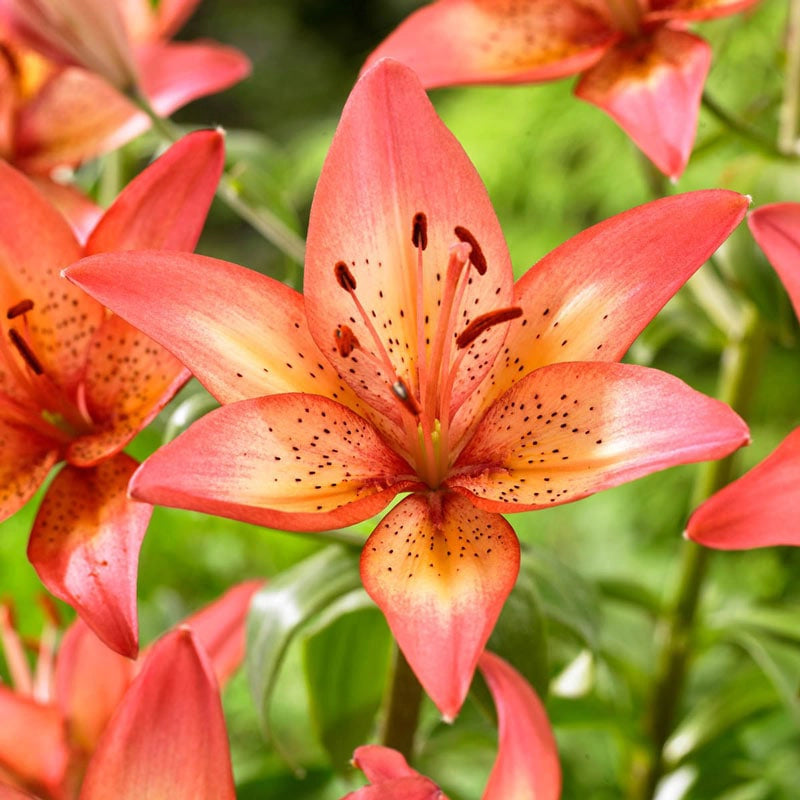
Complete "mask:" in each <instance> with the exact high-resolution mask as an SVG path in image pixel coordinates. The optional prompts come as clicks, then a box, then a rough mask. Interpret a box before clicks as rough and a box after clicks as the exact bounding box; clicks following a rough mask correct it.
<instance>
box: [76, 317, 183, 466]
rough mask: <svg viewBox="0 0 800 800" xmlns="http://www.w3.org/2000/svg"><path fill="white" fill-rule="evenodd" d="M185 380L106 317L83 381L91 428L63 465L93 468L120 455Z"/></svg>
mask: <svg viewBox="0 0 800 800" xmlns="http://www.w3.org/2000/svg"><path fill="white" fill-rule="evenodd" d="M188 378H189V371H188V370H187V369H186V368H185V367H184V366H183V364H181V362H180V361H178V359H177V358H175V356H173V355H172V353H170V352H169V351H168V350H165V349H164V348H163V347H160V346H159V345H157V344H156V343H155V342H154V341H153V340H152V339H149V338H148V337H147V336H146V335H145V334H143V333H142V332H141V331H140V330H138V329H137V328H134V327H133V326H132V325H129V324H128V323H127V322H125V320H124V319H122V318H121V317H117V316H111V317H107V318H106V320H105V322H103V324H102V325H101V326H100V327H99V328H98V329H97V330H96V331H95V332H94V336H93V337H92V346H91V349H90V351H89V357H88V362H87V364H86V373H85V375H84V380H83V388H84V391H85V401H86V408H87V410H88V411H89V415H90V417H91V418H92V422H93V425H92V429H91V431H90V432H88V433H86V434H84V435H82V436H79V437H77V438H75V439H74V440H73V441H72V442H71V443H70V445H69V447H68V448H67V455H66V458H67V461H68V462H69V463H71V464H75V465H77V466H81V467H87V466H93V465H95V464H97V463H98V462H99V461H101V460H103V459H105V458H108V457H109V456H111V455H113V454H114V453H117V452H119V451H120V450H122V448H123V447H125V445H126V444H128V442H129V441H130V440H131V439H132V438H133V437H134V436H135V435H136V434H137V433H138V432H139V431H140V430H141V429H142V428H144V427H145V425H147V424H148V423H149V422H151V421H152V420H153V418H154V417H155V416H156V414H158V412H159V411H160V410H161V409H162V408H163V407H164V406H165V405H166V404H167V403H168V402H169V401H170V399H172V397H173V396H174V394H175V392H177V391H178V389H180V388H181V386H183V384H184V383H186V381H187V379H188Z"/></svg>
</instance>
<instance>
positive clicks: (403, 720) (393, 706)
mask: <svg viewBox="0 0 800 800" xmlns="http://www.w3.org/2000/svg"><path fill="white" fill-rule="evenodd" d="M421 703H422V687H421V686H420V684H419V681H418V680H417V676H416V675H415V674H414V673H413V672H412V670H411V667H410V666H409V665H408V661H406V659H405V656H404V655H403V654H402V652H401V651H400V648H399V647H396V648H395V657H394V669H393V670H392V678H391V684H390V686H389V693H388V696H387V705H386V717H385V718H384V721H383V731H382V733H381V741H382V742H383V744H384V745H386V747H393V748H394V749H395V750H398V751H399V752H401V753H402V754H403V755H404V756H405V758H406V760H407V761H411V760H412V758H413V756H414V736H415V734H416V732H417V724H418V723H419V709H420V705H421Z"/></svg>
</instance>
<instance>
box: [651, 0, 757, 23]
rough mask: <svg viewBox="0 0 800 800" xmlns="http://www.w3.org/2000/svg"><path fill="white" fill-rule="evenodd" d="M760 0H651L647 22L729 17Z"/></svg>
mask: <svg viewBox="0 0 800 800" xmlns="http://www.w3.org/2000/svg"><path fill="white" fill-rule="evenodd" d="M758 1H759V0H650V10H649V11H647V12H646V13H645V15H644V20H645V21H646V22H655V21H662V20H667V19H677V20H698V19H713V18H714V17H727V16H728V15H729V14H737V13H739V12H740V11H745V10H746V9H748V8H750V7H751V6H754V5H755V4H756V3H757V2H758Z"/></svg>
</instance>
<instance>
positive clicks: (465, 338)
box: [456, 306, 522, 350]
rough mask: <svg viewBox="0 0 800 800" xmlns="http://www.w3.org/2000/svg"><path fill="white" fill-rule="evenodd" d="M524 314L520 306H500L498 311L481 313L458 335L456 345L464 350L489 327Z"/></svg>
mask: <svg viewBox="0 0 800 800" xmlns="http://www.w3.org/2000/svg"><path fill="white" fill-rule="evenodd" d="M521 316H522V309H521V308H520V307H519V306H512V307H511V308H499V309H497V310H496V311H489V312H488V313H487V314H481V315H480V316H479V317H475V319H474V320H472V322H470V324H469V325H467V327H466V328H464V330H463V331H461V333H460V334H459V335H458V338H457V339H456V347H458V348H459V350H463V349H464V348H465V347H469V346H470V345H471V344H472V343H473V342H474V341H475V340H476V339H477V338H478V337H479V336H480V335H481V334H482V333H483V332H484V331H487V330H489V328H492V327H494V326H495V325H499V324H500V323H501V322H508V321H509V320H512V319H516V318H517V317H521Z"/></svg>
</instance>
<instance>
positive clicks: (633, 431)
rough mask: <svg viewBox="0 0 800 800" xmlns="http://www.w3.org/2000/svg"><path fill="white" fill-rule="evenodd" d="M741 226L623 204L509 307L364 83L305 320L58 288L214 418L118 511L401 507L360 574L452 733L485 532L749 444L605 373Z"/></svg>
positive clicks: (148, 262)
mask: <svg viewBox="0 0 800 800" xmlns="http://www.w3.org/2000/svg"><path fill="white" fill-rule="evenodd" d="M746 207H747V199H746V198H744V197H742V196H740V195H737V194H734V193H732V192H725V191H711V192H699V193H696V194H690V195H684V196H678V197H672V198H668V199H665V200H663V201H660V202H656V203H653V204H650V205H648V206H643V207H641V208H638V209H635V210H633V211H630V212H628V213H626V214H623V215H621V216H619V217H616V218H614V219H612V220H609V221H607V222H604V223H601V224H600V225H598V226H596V227H595V228H593V229H591V230H589V231H586V232H584V233H583V234H581V235H580V236H577V237H576V238H574V239H572V240H571V241H569V242H567V243H566V244H565V245H563V246H562V247H560V248H559V249H558V250H556V251H555V252H553V253H551V254H550V255H549V256H547V257H546V258H545V259H543V260H542V261H541V262H540V263H539V264H537V265H536V266H534V267H533V268H532V269H531V270H530V271H529V272H528V273H527V274H526V275H525V276H524V277H523V278H522V279H521V280H520V281H519V282H518V283H517V285H516V286H514V284H513V275H512V270H511V263H510V260H509V255H508V251H507V248H506V245H505V242H504V240H503V235H502V232H501V230H500V226H499V224H498V222H497V218H496V217H495V215H494V211H493V209H492V207H491V203H490V201H489V198H488V196H487V194H486V190H485V188H484V187H483V184H482V183H481V181H480V178H479V177H478V175H477V173H476V172H475V170H474V168H473V167H472V165H471V164H470V162H469V160H468V158H467V157H466V155H465V154H464V152H463V150H462V149H461V147H460V146H459V145H458V143H457V142H456V141H455V139H454V138H453V136H452V135H451V134H450V132H449V131H448V130H447V129H446V128H445V127H444V125H443V124H442V122H441V121H440V120H439V118H438V117H437V116H436V114H435V112H434V110H433V108H432V106H431V105H430V103H429V102H428V100H427V98H426V96H425V92H424V90H423V88H422V86H421V85H420V83H419V81H418V80H417V79H416V77H415V76H414V74H413V72H411V70H409V69H408V68H406V67H404V66H402V65H400V64H398V63H396V62H392V61H389V60H387V61H383V62H381V63H380V64H378V65H377V66H376V67H375V68H374V69H373V70H370V71H369V72H367V73H366V74H365V75H364V76H363V77H362V78H361V80H360V81H359V82H358V83H357V85H356V87H355V88H354V90H353V92H352V94H351V96H350V99H349V101H348V103H347V105H346V107H345V110H344V112H343V115H342V120H341V122H340V124H339V127H338V130H337V132H336V135H335V137H334V141H333V144H332V146H331V150H330V153H329V155H328V158H327V160H326V162H325V166H324V168H323V170H322V174H321V176H320V180H319V184H318V186H317V190H316V194H315V197H314V203H313V207H312V211H311V220H310V224H309V231H308V249H307V261H306V271H305V297H303V296H302V295H300V294H298V293H296V292H294V291H293V290H291V289H288V288H287V287H286V286H283V285H282V284H280V283H277V282H276V281H272V280H270V279H269V278H266V277H264V276H262V275H260V274H257V273H255V272H251V271H249V270H247V269H245V268H243V267H238V266H236V265H233V264H228V263H225V262H222V261H216V260H212V259H208V258H202V257H199V256H192V255H189V254H185V255H181V254H174V255H170V254H165V253H157V252H152V253H136V254H133V253H130V254H115V255H107V256H96V257H94V258H91V259H87V260H85V261H84V262H82V263H80V264H77V265H74V266H72V267H71V268H69V269H68V270H67V272H66V274H67V276H68V277H69V278H70V279H71V280H73V281H74V282H75V283H77V284H78V285H80V286H82V287H83V288H85V289H86V290H87V291H88V292H90V293H91V294H92V295H94V296H95V297H96V298H98V299H99V300H100V301H101V302H103V303H105V304H107V305H108V306H109V307H111V308H113V309H114V310H115V311H116V312H117V313H119V314H121V315H123V316H124V317H126V318H127V319H129V320H130V321H131V322H132V323H133V324H135V325H137V326H140V327H141V328H142V329H143V330H145V331H147V332H148V334H149V335H151V336H152V337H153V338H154V339H156V340H157V341H159V342H161V343H163V344H164V345H165V346H167V347H169V348H170V349H171V350H172V351H173V352H174V353H175V354H176V355H177V356H178V357H179V358H180V359H181V360H183V361H184V362H185V363H186V364H187V365H188V366H189V367H190V368H191V369H192V371H193V372H194V373H195V374H196V375H197V376H198V378H199V379H200V380H201V382H203V383H204V384H205V385H206V386H207V387H208V389H209V390H210V391H211V392H212V393H213V394H214V395H215V396H216V397H217V398H218V399H219V400H220V401H221V402H223V403H225V404H226V405H224V406H223V407H222V408H220V409H218V410H216V411H214V412H212V413H211V414H209V415H207V416H206V417H204V418H203V419H201V420H200V421H199V422H197V423H196V424H194V425H193V426H192V427H190V428H189V430H188V431H187V432H185V433H184V434H183V435H181V436H179V437H178V438H177V439H176V440H174V441H173V442H171V443H170V444H169V445H167V446H166V447H165V448H162V449H161V450H159V451H157V453H156V454H154V455H153V456H152V457H151V458H150V459H148V460H147V462H146V463H145V464H144V465H143V466H142V468H141V469H140V470H139V471H138V472H137V473H136V475H135V476H134V479H133V481H132V483H131V492H132V494H133V496H134V497H138V498H140V499H147V500H148V501H149V502H154V503H160V504H164V505H170V506H178V507H183V508H193V509H197V510H201V511H205V512H208V513H214V514H220V515H223V516H228V517H233V518H237V519H243V520H247V521H250V522H254V523H257V524H262V525H268V526H272V527H277V528H285V529H289V530H303V531H307V530H324V529H328V528H335V527H338V526H341V525H349V524H352V523H354V522H358V521H361V520H364V519H366V518H367V517H369V516H371V515H372V514H375V513H377V512H378V511H380V510H381V509H383V508H384V507H385V506H386V505H387V503H389V501H390V500H391V499H392V498H393V497H395V496H396V495H397V494H398V493H404V492H411V494H410V495H409V496H408V497H406V498H404V499H403V500H402V501H401V502H400V503H399V504H398V505H396V506H395V507H394V508H393V509H392V510H391V511H390V512H389V514H388V515H387V516H386V518H385V519H384V520H383V521H382V522H381V523H380V524H379V525H378V527H377V528H376V529H375V531H374V532H373V534H372V535H371V536H370V538H369V540H368V541H367V543H366V545H365V547H364V550H363V555H362V560H361V574H362V578H363V581H364V585H365V587H366V589H367V591H368V592H369V593H370V595H371V596H372V597H373V599H374V600H375V601H376V602H377V604H378V605H379V606H380V607H381V609H382V610H383V612H384V613H385V615H386V618H387V620H388V622H389V625H390V626H391V628H392V631H393V633H394V635H395V637H396V639H397V641H398V643H399V645H400V647H401V648H402V649H403V651H404V653H405V655H406V657H407V659H408V661H409V663H410V664H411V666H412V668H413V669H414V671H415V673H416V674H417V677H418V678H419V679H420V681H421V682H422V684H423V686H424V687H425V689H426V690H427V691H428V693H429V694H430V696H431V697H432V698H433V700H434V702H435V703H436V704H437V705H438V707H439V709H440V710H441V711H442V713H443V714H444V715H445V716H446V717H453V716H455V714H456V713H457V712H458V709H459V708H460V706H461V704H462V702H463V699H464V696H465V694H466V692H467V690H468V688H469V684H470V680H471V678H472V674H473V671H474V668H475V664H476V662H477V660H478V657H479V655H480V653H481V651H482V650H483V647H484V645H485V643H486V640H487V638H488V636H489V634H490V632H491V630H492V627H493V625H494V623H495V620H496V618H497V615H498V614H499V613H500V609H501V607H502V605H503V602H504V601H505V598H506V596H507V595H508V593H509V591H510V590H511V587H512V586H513V584H514V581H515V579H516V576H517V570H518V562H519V545H518V542H517V538H516V536H515V535H514V532H513V530H512V529H511V527H510V525H509V524H508V522H506V520H505V519H504V518H503V517H502V516H501V515H500V514H501V512H510V511H524V510H530V509H536V508H545V507H550V506H552V505H555V504H557V503H566V502H569V501H571V500H576V499H578V498H580V497H584V496H585V495H588V494H591V493H593V492H595V491H597V490H598V489H603V488H607V487H609V486H614V485H616V484H618V483H621V482H623V481H626V480H631V479H633V478H635V477H638V476H640V475H644V474H646V473H648V472H651V471H653V470H656V469H661V468H663V467H667V466H669V465H671V464H677V463H684V462H689V461H694V460H698V459H703V458H715V457H719V456H721V455H723V454H724V453H727V452H729V451H730V450H732V449H734V448H736V447H739V446H740V445H742V444H744V443H745V442H746V441H747V439H748V434H747V429H746V427H745V425H744V424H743V422H742V421H741V420H740V419H739V418H738V417H737V416H736V415H735V414H733V412H732V411H731V410H730V409H729V408H727V407H726V406H724V405H722V404H721V403H719V402H717V401H715V400H712V399H709V398H707V397H704V396H703V395H700V394H698V393H697V392H695V391H693V390H692V389H690V388H689V387H688V386H686V385H685V384H683V383H681V382H680V381H678V380H677V379H675V378H673V377H671V376H669V375H666V374H664V373H661V372H658V371H655V370H650V369H645V368H643V367H638V366H631V365H623V364H618V363H614V362H616V361H618V360H619V359H620V358H621V357H622V355H623V354H624V352H625V351H626V349H627V348H628V346H629V345H630V343H631V341H632V340H633V339H634V337H635V336H636V335H637V334H638V333H639V331H640V330H641V329H642V328H643V327H644V326H645V325H646V324H647V322H648V321H649V320H650V319H651V318H652V316H653V315H654V314H655V313H656V312H657V311H658V310H659V309H660V308H661V306H662V305H663V304H664V303H665V302H666V300H667V299H668V298H669V297H670V296H671V295H672V294H673V293H674V292H675V291H677V289H678V288H679V287H680V286H681V285H682V284H683V282H684V281H685V280H686V279H687V278H688V277H689V275H690V274H691V273H692V272H693V271H694V270H695V269H696V268H697V267H698V266H699V265H700V264H701V263H702V262H703V261H704V260H705V259H706V258H707V257H708V255H709V254H711V253H712V252H713V251H714V250H715V249H716V247H717V246H718V245H719V244H720V242H721V241H722V240H723V239H724V238H725V237H726V236H727V235H728V233H729V232H730V231H731V229H732V228H733V227H734V226H735V225H736V224H737V223H738V222H739V221H740V220H741V218H742V216H743V215H744V213H745V209H746ZM235 401H241V402H235ZM200 454H202V456H200Z"/></svg>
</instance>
